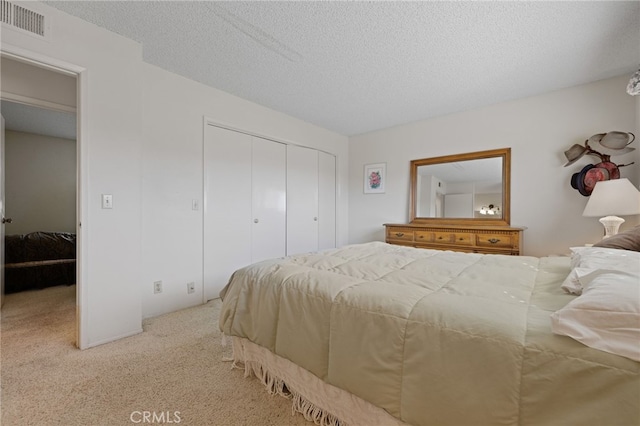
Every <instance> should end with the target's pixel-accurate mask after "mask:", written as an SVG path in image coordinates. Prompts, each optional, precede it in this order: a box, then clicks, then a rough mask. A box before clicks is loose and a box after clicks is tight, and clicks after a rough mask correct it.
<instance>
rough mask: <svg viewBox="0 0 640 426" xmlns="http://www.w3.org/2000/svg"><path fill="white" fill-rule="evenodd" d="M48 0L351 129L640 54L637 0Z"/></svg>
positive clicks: (294, 110)
mask: <svg viewBox="0 0 640 426" xmlns="http://www.w3.org/2000/svg"><path fill="white" fill-rule="evenodd" d="M44 3H47V4H48V5H50V6H53V7H55V8H58V9H60V10H62V11H65V12H67V13H69V14H72V15H75V16H78V17H80V18H82V19H84V20H87V21H90V22H93V23H95V24H97V25H99V26H101V27H104V28H106V29H109V30H111V31H114V32H116V33H118V34H121V35H123V36H125V37H128V38H130V39H133V40H136V41H138V42H140V43H142V46H143V55H144V60H145V61H146V62H148V63H150V64H154V65H156V66H158V67H161V68H164V69H166V70H168V71H171V72H174V73H176V74H180V75H183V76H185V77H188V78H191V79H193V80H196V81H199V82H201V83H204V84H207V85H209V86H213V87H216V88H218V89H221V90H223V91H225V92H228V93H231V94H234V95H237V96H239V97H241V98H244V99H247V100H250V101H253V102H255V103H258V104H261V105H265V106H267V107H270V108H273V109H275V110H278V111H282V112H284V113H287V114H289V115H291V116H294V117H298V118H300V119H302V120H305V121H308V122H311V123H314V124H316V125H318V126H322V127H324V128H327V129H330V130H333V131H335V132H337V133H340V134H343V135H347V136H351V135H355V134H360V133H365V132H369V131H373V130H378V129H382V128H387V127H391V126H395V125H399V124H404V123H408V122H412V121H416V120H422V119H426V118H431V117H435V116H440V115H444V114H449V113H453V112H457V111H463V110H468V109H473V108H478V107H482V106H485V105H490V104H494V103H498V102H502V101H507V100H511V99H518V98H523V97H527V96H532V95H536V94H540V93H544V92H549V91H552V90H556V89H561V88H564V87H570V86H574V85H578V84H583V83H587V82H592V81H596V80H600V79H604V78H608V77H612V76H617V75H624V74H629V76H631V74H632V73H633V72H634V71H635V70H637V69H638V67H639V66H640V2H638V1H630V2H623V1H604V2H592V1H579V2H568V1H561V2H541V1H527V2H498V1H496V2H466V1H458V2H441V1H428V2H426V1H425V2H399V1H398V2H395V1H394V2H334V1H331V2H327V1H318V2H311V1H288V2H275V1H262V2H246V1H233V2H213V1H203V2H192V1H177V2H167V1H127V2H120V1H118V2H114V1H106V2H103V1H71V2H58V1H45V2H44ZM624 89H625V88H624V87H622V88H621V90H624Z"/></svg>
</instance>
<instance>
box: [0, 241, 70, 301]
mask: <svg viewBox="0 0 640 426" xmlns="http://www.w3.org/2000/svg"><path fill="white" fill-rule="evenodd" d="M4 247H5V268H4V271H5V283H4V286H5V287H4V288H5V293H16V292H18V291H24V290H33V289H42V288H45V287H52V286H56V285H71V284H75V282H76V235H75V234H72V233H67V232H32V233H29V234H24V235H7V236H6V237H5V245H4Z"/></svg>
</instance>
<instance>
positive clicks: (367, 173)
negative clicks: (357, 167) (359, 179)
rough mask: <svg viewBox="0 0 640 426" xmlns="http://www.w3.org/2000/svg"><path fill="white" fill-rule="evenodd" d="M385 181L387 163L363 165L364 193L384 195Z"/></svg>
mask: <svg viewBox="0 0 640 426" xmlns="http://www.w3.org/2000/svg"><path fill="white" fill-rule="evenodd" d="M386 181H387V163H377V164H365V165H364V193H365V194H384V187H385V184H386Z"/></svg>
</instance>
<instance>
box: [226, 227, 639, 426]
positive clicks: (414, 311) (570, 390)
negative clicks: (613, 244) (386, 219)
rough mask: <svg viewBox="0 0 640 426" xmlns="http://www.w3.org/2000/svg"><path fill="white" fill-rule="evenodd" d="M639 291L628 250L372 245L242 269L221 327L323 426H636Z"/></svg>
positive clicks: (243, 363) (634, 256)
mask: <svg viewBox="0 0 640 426" xmlns="http://www.w3.org/2000/svg"><path fill="white" fill-rule="evenodd" d="M639 229H640V228H639ZM639 286H640V253H638V252H634V251H628V250H621V249H612V248H602V247H593V248H575V249H574V250H573V254H572V256H570V257H569V256H565V257H563V256H555V257H542V258H535V257H527V256H507V255H486V254H474V253H458V252H451V251H436V250H425V249H415V248H411V247H401V246H395V245H389V244H386V243H381V242H374V243H367V244H356V245H350V246H346V247H343V248H340V249H335V250H328V251H324V252H321V253H309V254H305V255H298V256H291V257H286V258H281V259H274V260H269V261H264V262H260V263H257V264H254V265H251V266H249V267H246V268H243V269H240V270H238V271H236V272H235V273H234V274H233V276H232V277H231V279H230V281H229V284H228V285H227V286H226V287H225V289H224V290H223V291H222V293H221V296H222V299H223V303H222V308H221V313H220V317H219V327H220V329H221V331H222V332H223V334H224V335H225V336H226V337H227V338H230V339H231V340H232V344H233V363H234V365H235V366H238V367H242V368H244V369H245V375H255V376H256V377H258V378H259V379H260V380H261V381H262V382H263V383H264V384H265V386H266V387H267V389H268V391H269V392H272V393H276V394H280V395H283V396H287V397H289V398H292V401H293V402H292V403H293V411H294V412H296V411H297V412H300V413H302V414H303V415H304V416H305V417H306V418H307V419H309V420H312V421H314V422H315V423H317V424H321V425H343V424H348V425H376V424H378V425H394V424H397V425H402V424H410V425H469V424H474V425H482V424H485V425H552V424H563V425H569V424H571V425H577V424H586V425H605V424H606V425H638V424H640V376H639V371H640V362H639V361H640V349H639V348H638V346H640V344H639V343H638V342H640V323H639V322H640V312H638V311H639V310H640V308H639V307H638V305H640V287H639ZM634 299H635V300H634ZM603 306H604V307H603ZM592 313H593V314H594V315H591V314H592Z"/></svg>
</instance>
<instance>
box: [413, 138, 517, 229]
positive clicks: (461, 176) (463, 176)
mask: <svg viewBox="0 0 640 426" xmlns="http://www.w3.org/2000/svg"><path fill="white" fill-rule="evenodd" d="M409 170H410V177H411V180H410V185H411V186H410V188H409V189H410V193H409V211H410V220H411V223H427V224H433V225H487V226H488V225H492V226H502V225H507V226H508V225H509V224H510V211H511V209H510V206H509V201H510V188H511V184H510V182H509V177H510V175H511V149H510V148H501V149H493V150H488V151H478V152H467V153H463V154H455V155H445V156H442V157H432V158H420V159H417V160H412V161H411V165H410V169H409Z"/></svg>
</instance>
